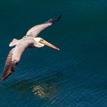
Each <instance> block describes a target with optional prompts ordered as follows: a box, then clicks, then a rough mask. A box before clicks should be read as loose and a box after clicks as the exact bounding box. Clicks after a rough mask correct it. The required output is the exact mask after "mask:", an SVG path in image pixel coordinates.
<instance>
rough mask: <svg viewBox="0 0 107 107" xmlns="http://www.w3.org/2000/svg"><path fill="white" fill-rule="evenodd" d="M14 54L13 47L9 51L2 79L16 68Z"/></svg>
mask: <svg viewBox="0 0 107 107" xmlns="http://www.w3.org/2000/svg"><path fill="white" fill-rule="evenodd" d="M12 54H13V49H12V50H11V51H10V52H9V54H8V56H7V59H6V62H5V66H4V70H3V75H2V77H1V80H5V79H6V78H7V77H8V76H9V75H10V74H11V73H12V72H13V71H14V69H15V63H14V62H12Z"/></svg>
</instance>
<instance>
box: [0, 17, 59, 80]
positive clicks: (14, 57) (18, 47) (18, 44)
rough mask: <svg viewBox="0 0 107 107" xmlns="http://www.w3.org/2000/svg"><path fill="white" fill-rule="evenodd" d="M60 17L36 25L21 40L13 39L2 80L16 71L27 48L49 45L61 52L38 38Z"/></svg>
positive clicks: (50, 45)
mask: <svg viewBox="0 0 107 107" xmlns="http://www.w3.org/2000/svg"><path fill="white" fill-rule="evenodd" d="M59 18H60V16H59V17H57V18H54V19H49V20H48V21H47V22H45V23H43V24H39V25H36V26H34V27H32V28H31V29H30V30H28V32H27V33H26V35H25V36H24V37H22V38H21V39H13V40H12V41H11V42H10V44H9V47H12V49H11V50H10V52H9V54H8V56H7V60H6V62H5V67H4V71H3V75H2V77H1V79H2V80H4V79H6V78H7V77H8V76H9V75H10V74H11V73H12V72H13V71H15V66H16V64H17V63H18V62H19V61H20V59H21V56H22V54H23V52H24V51H25V49H26V48H28V47H38V48H40V47H43V46H44V45H47V46H49V47H51V48H54V49H57V50H59V48H57V47H56V46H54V45H52V44H51V43H49V42H47V41H46V40H44V39H43V38H40V37H37V36H38V34H39V33H40V32H41V31H42V30H44V29H45V28H47V27H49V26H51V25H52V24H53V23H54V22H56V21H57V20H59Z"/></svg>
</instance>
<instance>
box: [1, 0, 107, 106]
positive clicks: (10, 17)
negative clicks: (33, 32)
mask: <svg viewBox="0 0 107 107" xmlns="http://www.w3.org/2000/svg"><path fill="white" fill-rule="evenodd" d="M60 14H62V19H61V20H60V21H59V22H58V23H56V24H55V25H53V26H52V27H50V28H48V29H46V30H45V31H43V32H42V33H41V34H40V36H41V37H43V38H45V39H46V40H49V41H51V42H52V43H54V44H56V45H57V46H59V47H60V49H61V51H59V52H57V51H55V50H52V49H50V48H48V47H44V48H41V49H37V48H35V49H27V50H26V52H25V53H24V55H23V56H22V59H21V61H20V64H19V65H18V66H17V68H16V72H14V73H13V74H12V75H11V76H10V77H9V78H8V79H7V80H6V81H0V107H107V30H106V28H107V1H106V0H57V1H55V0H53V1H51V0H44V1H43V0H8V1H7V0H1V1H0V56H1V57H0V74H2V70H3V66H4V62H5V59H6V56H7V54H8V51H9V50H10V48H9V47H8V44H9V42H10V41H11V40H12V39H13V38H21V37H22V36H23V35H25V33H26V31H27V30H28V29H29V28H30V27H31V26H33V25H35V24H39V23H42V22H44V21H46V20H47V19H49V18H51V17H54V16H57V15H60Z"/></svg>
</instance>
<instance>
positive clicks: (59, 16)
mask: <svg viewBox="0 0 107 107" xmlns="http://www.w3.org/2000/svg"><path fill="white" fill-rule="evenodd" d="M61 17H62V14H60V15H58V16H56V17H54V18H51V19H49V20H48V22H49V23H52V24H54V23H56V22H57V21H59V20H60V19H61Z"/></svg>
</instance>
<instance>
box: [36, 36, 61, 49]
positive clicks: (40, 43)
mask: <svg viewBox="0 0 107 107" xmlns="http://www.w3.org/2000/svg"><path fill="white" fill-rule="evenodd" d="M34 40H35V41H36V44H35V46H36V47H38V48H40V47H43V46H48V47H50V48H53V49H56V50H60V49H59V48H58V47H56V46H55V45H53V44H51V43H49V42H48V41H46V40H44V39H43V38H41V37H35V38H34Z"/></svg>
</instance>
